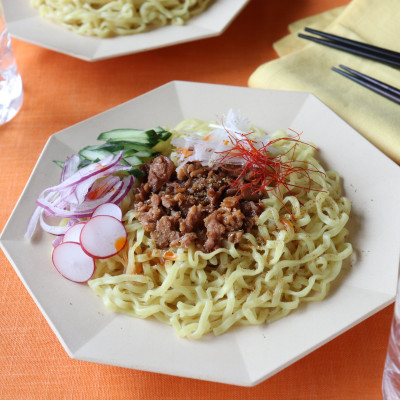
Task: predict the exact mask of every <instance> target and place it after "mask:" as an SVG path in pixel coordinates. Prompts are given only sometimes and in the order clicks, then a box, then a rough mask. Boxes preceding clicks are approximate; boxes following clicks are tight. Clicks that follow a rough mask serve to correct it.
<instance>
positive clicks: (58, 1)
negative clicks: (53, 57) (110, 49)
mask: <svg viewBox="0 0 400 400" xmlns="http://www.w3.org/2000/svg"><path fill="white" fill-rule="evenodd" d="M211 1H212V0H31V4H32V6H33V7H35V8H37V9H38V10H39V13H40V15H41V16H42V17H44V18H46V19H49V20H52V21H54V22H56V23H58V24H61V25H62V26H64V27H66V28H68V29H70V30H72V31H74V32H77V33H79V34H81V35H88V36H99V37H103V38H104V37H112V36H119V35H131V34H134V33H141V32H145V31H147V30H151V29H154V28H157V27H160V26H165V25H168V24H172V25H184V24H185V22H186V21H187V20H188V19H190V18H192V17H193V16H195V15H197V14H200V13H202V12H203V11H204V10H205V9H206V7H207V6H208V5H209V4H210V3H211Z"/></svg>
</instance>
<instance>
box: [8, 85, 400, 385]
mask: <svg viewBox="0 0 400 400" xmlns="http://www.w3.org/2000/svg"><path fill="white" fill-rule="evenodd" d="M229 108H233V109H240V110H241V112H242V114H243V115H245V116H247V117H248V118H249V119H250V121H252V122H253V123H254V124H255V125H258V126H260V127H261V128H263V129H264V130H266V131H267V132H272V131H275V130H277V129H280V128H283V129H288V128H291V129H294V130H295V131H297V132H303V136H302V139H303V140H305V141H309V142H313V143H315V144H316V145H317V146H318V148H319V149H320V152H319V156H320V158H321V159H322V162H323V164H324V165H325V167H327V168H328V169H335V170H337V171H339V173H340V174H341V176H342V177H343V179H344V182H343V183H344V191H345V195H346V196H348V197H349V198H350V199H351V201H352V204H353V208H352V215H351V220H350V223H349V230H350V237H349V240H350V242H351V243H352V244H353V246H354V253H353V256H352V257H351V260H350V263H348V264H347V265H346V266H345V268H344V270H345V271H344V273H343V274H342V276H341V278H340V279H339V282H337V284H336V285H335V287H334V288H332V290H331V293H330V294H329V295H328V297H327V298H326V299H325V300H324V301H322V302H320V303H312V304H308V305H306V306H303V307H301V308H300V309H299V310H297V311H296V312H294V313H293V314H291V315H289V316H288V317H286V318H284V319H282V320H280V321H277V322H274V323H272V324H269V325H264V326H255V327H240V328H236V329H233V330H232V331H230V332H228V333H226V334H224V335H222V336H219V337H214V336H212V335H209V336H207V337H205V338H204V339H201V340H197V341H194V340H187V339H180V338H178V337H177V336H176V335H175V333H174V331H173V329H172V328H171V327H169V326H167V325H164V324H162V323H160V322H157V321H155V320H151V319H150V320H140V319H135V318H131V317H128V316H125V315H120V314H116V313H113V312H111V311H109V310H107V309H105V307H104V306H103V303H102V301H101V300H100V299H99V298H98V297H96V296H95V295H94V294H93V292H92V291H91V290H90V289H89V288H88V287H87V286H86V285H81V284H75V283H72V282H70V281H68V280H66V279H63V278H62V277H61V276H60V275H59V274H58V273H57V272H56V270H55V268H54V267H53V266H52V262H51V257H50V254H51V241H52V239H51V237H49V235H47V234H39V235H36V236H35V240H34V241H33V242H27V241H25V240H24V238H23V235H24V231H25V229H26V226H27V223H28V220H29V217H30V215H31V213H32V211H33V210H34V208H35V199H36V198H37V196H38V195H39V193H40V192H41V191H42V190H43V189H44V188H46V187H48V186H49V185H50V184H56V183H57V182H58V180H59V174H60V170H59V169H58V168H57V167H55V166H53V163H52V160H54V159H64V158H65V157H66V156H68V155H71V154H72V153H74V152H76V151H77V150H79V149H80V148H82V147H83V146H85V145H88V144H94V143H96V137H97V135H98V134H99V132H102V131H106V130H109V129H113V128H126V127H132V128H151V127H154V126H157V125H167V126H170V127H172V126H174V125H175V124H177V123H178V122H180V121H181V120H182V119H184V118H188V117H197V118H201V119H204V120H213V119H216V118H217V116H219V115H221V114H223V113H226V112H227V110H228V109H229ZM399 181H400V169H399V167H398V166H397V165H396V164H395V163H394V162H392V161H391V160H390V159H388V158H387V157H386V156H385V155H383V154H382V153H381V152H380V151H379V150H377V149H376V148H375V147H374V146H372V145H371V144H370V143H369V142H368V141H367V140H365V139H364V138H363V137H362V136H360V135H359V134H358V133H357V132H355V131H354V130H353V129H352V128H351V127H349V126H348V125H347V124H346V123H345V122H343V121H342V120H341V119H340V118H339V117H338V116H337V115H336V114H335V113H333V112H332V111H331V110H330V109H329V108H327V107H326V106H325V105H324V104H323V103H321V102H320V101H319V100H318V99H317V98H316V97H314V96H313V95H310V94H307V93H301V92H284V91H267V90H261V89H249V88H244V87H231V86H221V85H209V84H198V83H190V82H171V83H169V84H166V85H164V86H162V87H160V88H158V89H155V90H153V91H151V92H149V93H147V94H145V95H142V96H140V97H138V98H136V99H133V100H131V101H129V102H127V103H124V104H122V105H120V106H118V107H116V108H113V109H111V110H109V111H107V112H104V113H102V114H99V115H97V116H95V117H93V118H90V119H88V120H86V121H83V122H81V123H79V124H77V125H74V126H72V127H70V128H67V129H65V130H63V131H61V132H58V133H56V134H54V135H53V136H52V137H50V139H49V141H48V143H47V145H46V146H45V148H44V150H43V153H42V155H41V157H40V158H39V160H38V163H37V165H36V167H35V169H34V171H33V173H32V176H31V178H30V180H29V182H28V184H27V186H26V188H25V190H24V192H23V194H22V196H21V198H20V200H19V202H18V204H17V206H16V208H15V210H14V211H13V213H12V215H11V217H10V219H9V221H8V223H7V225H6V227H5V229H4V231H3V233H2V235H1V245H2V248H3V250H4V252H5V253H6V255H7V256H8V258H9V260H10V262H11V263H12V265H13V266H14V268H15V270H16V272H17V274H18V275H19V277H20V278H21V280H22V281H23V282H24V284H25V286H26V288H27V289H28V290H29V292H30V294H31V295H32V297H33V298H34V300H35V301H36V303H37V305H38V306H39V308H40V309H41V311H42V312H43V314H44V315H45V317H46V319H47V321H48V322H49V324H50V325H51V327H52V329H53V330H54V332H55V333H56V335H57V336H58V338H59V339H60V341H61V343H62V345H63V346H64V348H65V350H66V351H67V352H68V354H69V355H70V356H71V357H73V358H76V359H80V360H86V361H92V362H97V363H104V364H111V365H116V366H122V367H128V368H134V369H140V370H146V371H154V372H160V373H165V374H171V375H178V376H183V377H191V378H197V379H202V380H209V381H216V382H224V383H229V384H235V385H243V386H251V385H255V384H257V383H259V382H261V381H263V380H264V379H266V378H268V377H269V376H271V375H273V374H274V373H276V372H278V371H279V370H281V369H283V368H285V367H286V366H288V365H290V364H291V363H293V362H294V361H296V360H298V359H299V358H301V357H303V356H304V355H306V354H308V353H310V352H311V351H313V350H314V349H316V348H317V347H319V346H321V345H322V344H324V343H326V342H327V341H329V340H331V339H332V338H334V337H336V336H338V335H339V334H341V333H342V332H344V331H345V330H347V329H349V328H350V327H352V326H354V325H355V324H357V323H359V322H360V321H362V320H363V319H365V318H367V317H368V316H370V315H372V314H373V313H375V312H377V311H378V310H380V309H382V308H383V307H385V306H387V305H388V304H390V303H391V302H392V301H393V300H394V298H395V293H396V284H397V275H398V267H399V250H400V213H399V204H400V202H399V200H400V185H399V184H398V183H399ZM350 264H351V265H350Z"/></svg>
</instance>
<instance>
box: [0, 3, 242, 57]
mask: <svg viewBox="0 0 400 400" xmlns="http://www.w3.org/2000/svg"><path fill="white" fill-rule="evenodd" d="M248 1H249V0H217V1H215V2H214V3H212V4H211V5H210V6H209V7H208V8H207V10H205V11H204V12H203V13H202V14H200V15H197V16H195V17H194V18H192V19H190V20H189V21H187V23H186V25H183V26H165V27H161V28H158V29H154V30H152V31H149V32H145V33H140V34H135V35H127V36H118V37H114V38H105V39H103V38H98V37H89V36H82V35H79V34H77V33H75V32H72V31H69V30H68V29H66V28H64V27H62V26H59V25H57V24H55V23H53V22H51V21H49V20H46V19H44V18H42V17H40V15H39V12H38V10H37V9H35V8H33V7H32V6H31V5H30V2H29V0H2V3H3V8H4V15H5V17H6V21H7V25H8V30H9V32H10V34H11V36H13V37H15V38H17V39H21V40H24V41H26V42H29V43H33V44H36V45H38V46H41V47H44V48H47V49H50V50H54V51H57V52H60V53H64V54H68V55H70V56H73V57H77V58H80V59H82V60H86V61H97V60H102V59H106V58H112V57H117V56H122V55H125V54H132V53H138V52H141V51H145V50H150V49H156V48H160V47H165V46H170V45H174V44H179V43H184V42H189V41H193V40H198V39H204V38H207V37H212V36H218V35H220V34H221V33H222V32H223V31H224V30H225V29H226V28H227V27H228V25H229V24H230V23H231V22H232V20H233V19H234V18H235V16H236V15H237V14H238V13H239V12H240V11H241V10H242V8H243V7H244V6H245V5H246V4H247V3H248Z"/></svg>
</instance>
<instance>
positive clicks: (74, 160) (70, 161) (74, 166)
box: [60, 154, 80, 182]
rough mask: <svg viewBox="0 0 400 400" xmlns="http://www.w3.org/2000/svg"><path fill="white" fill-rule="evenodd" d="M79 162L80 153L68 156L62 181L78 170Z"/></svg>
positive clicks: (62, 173) (62, 172)
mask: <svg viewBox="0 0 400 400" xmlns="http://www.w3.org/2000/svg"><path fill="white" fill-rule="evenodd" d="M79 162H80V159H79V156H78V154H74V155H73V156H71V157H68V158H67V159H66V160H65V163H64V166H63V169H62V171H61V179H60V182H63V181H65V180H66V179H68V178H69V177H70V176H72V175H73V174H74V173H75V172H76V171H78V166H79Z"/></svg>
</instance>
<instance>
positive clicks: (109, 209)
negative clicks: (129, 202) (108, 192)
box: [92, 203, 122, 221]
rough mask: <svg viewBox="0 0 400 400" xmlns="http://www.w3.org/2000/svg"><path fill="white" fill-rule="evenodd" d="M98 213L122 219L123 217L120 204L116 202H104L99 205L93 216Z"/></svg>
mask: <svg viewBox="0 0 400 400" xmlns="http://www.w3.org/2000/svg"><path fill="white" fill-rule="evenodd" d="M96 215H109V216H110V217H114V218H116V219H118V220H120V221H121V219H122V210H121V208H120V207H119V206H117V205H116V204H114V203H104V204H101V205H99V206H98V207H97V208H96V209H95V210H94V212H93V215H92V217H95V216H96Z"/></svg>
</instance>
